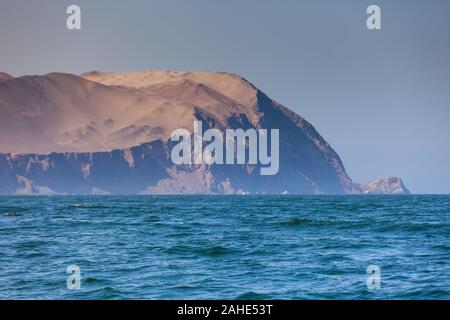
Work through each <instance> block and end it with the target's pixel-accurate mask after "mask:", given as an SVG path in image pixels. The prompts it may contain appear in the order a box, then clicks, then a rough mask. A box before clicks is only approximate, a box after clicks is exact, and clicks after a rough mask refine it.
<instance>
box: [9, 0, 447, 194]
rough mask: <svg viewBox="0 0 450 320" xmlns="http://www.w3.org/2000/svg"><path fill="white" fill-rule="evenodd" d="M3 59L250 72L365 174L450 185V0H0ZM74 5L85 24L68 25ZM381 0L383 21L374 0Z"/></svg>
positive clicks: (354, 171)
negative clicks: (370, 26)
mask: <svg viewBox="0 0 450 320" xmlns="http://www.w3.org/2000/svg"><path fill="white" fill-rule="evenodd" d="M0 4H1V5H0V44H1V46H0V71H4V72H8V73H11V74H13V75H15V76H20V75H25V74H45V73H48V72H52V71H60V72H71V73H82V72H85V71H89V70H102V71H143V70H154V69H157V70H207V71H228V72H234V73H239V74H242V75H243V76H244V77H246V78H247V79H249V80H250V81H252V82H253V83H254V84H255V85H256V86H257V87H259V88H260V89H262V90H263V91H265V92H266V93H267V94H268V95H269V96H270V97H272V98H274V99H275V100H277V101H279V102H280V103H282V104H284V105H285V106H287V107H289V108H291V109H293V110H295V111H296V112H298V113H299V114H300V115H302V116H303V117H305V118H306V119H307V120H308V121H310V122H311V123H312V124H313V125H314V126H315V127H316V128H317V129H318V131H319V132H320V133H321V134H322V135H323V136H324V137H325V139H327V140H328V141H329V142H330V143H331V145H332V146H333V147H334V148H335V150H336V151H337V152H338V153H339V155H340V156H341V157H342V159H343V161H344V164H345V167H346V169H347V171H348V172H349V174H350V175H351V177H352V178H353V179H354V180H355V181H357V182H366V181H368V180H371V179H375V178H378V177H381V176H388V175H389V176H400V177H402V178H403V179H404V181H405V184H406V185H407V187H409V188H410V189H411V190H412V191H413V192H416V193H450V165H449V164H450V143H449V140H450V126H449V120H450V1H447V0H431V1H430V0H429V1H426V0H420V1H419V0H417V1H414V0H390V1H382V0H372V1H366V0H341V1H339V0H329V1H318V0H310V1H300V0H292V1H288V0H282V1H280V0H262V1H261V0H226V1H225V0H221V1H219V0H189V1H185V0H177V1H175V0H158V1H156V0H155V1H148V0H147V1H144V0H142V1H140V0H134V1H133V0H129V1H118V0H110V1H106V0H72V1H62V0H34V1H29V0H0ZM69 4H78V5H80V6H81V9H82V28H83V29H82V30H81V31H68V30H67V29H66V27H65V20H66V17H67V15H66V14H65V9H66V7H67V6H68V5H69ZM369 4H378V5H379V6H380V7H381V9H382V27H383V29H382V30H380V31H369V30H367V28H366V22H365V21H366V17H367V15H366V13H365V12H366V8H367V6H368V5H369Z"/></svg>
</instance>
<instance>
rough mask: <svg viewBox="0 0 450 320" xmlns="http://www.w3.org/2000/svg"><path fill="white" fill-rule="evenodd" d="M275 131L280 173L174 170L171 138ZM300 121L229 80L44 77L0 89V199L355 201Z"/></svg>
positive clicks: (167, 75)
mask: <svg viewBox="0 0 450 320" xmlns="http://www.w3.org/2000/svg"><path fill="white" fill-rule="evenodd" d="M194 120H201V121H203V125H204V128H203V129H204V130H206V129H208V128H218V129H220V130H221V131H224V130H225V129H237V128H242V129H244V130H245V129H249V128H254V129H261V128H264V129H279V130H280V169H279V172H278V174H277V175H274V176H261V175H260V174H259V165H231V166H230V165H211V166H208V165H182V166H179V165H178V166H176V165H174V164H173V163H172V161H171V159H170V151H171V148H172V147H173V143H172V142H170V140H169V137H170V134H171V133H172V131H173V130H174V129H177V128H186V129H188V130H189V131H190V132H192V131H193V123H194ZM361 192H362V191H361V188H360V186H359V185H357V184H355V183H353V182H352V180H351V179H350V177H349V176H348V175H347V173H346V171H345V168H344V166H343V164H342V161H341V159H340V157H339V156H338V154H337V153H336V152H335V151H334V150H333V149H332V148H331V146H330V145H329V144H328V143H327V142H326V141H325V140H324V139H323V138H322V137H321V136H320V134H319V133H318V132H317V131H316V130H315V128H314V127H313V126H312V125H311V124H310V123H308V122H307V121H306V120H305V119H303V118H302V117H300V116H299V115H297V114H295V113H294V112H292V111H290V110H289V109H287V108H285V107H284V106H282V105H280V104H279V103H277V102H275V101H273V100H271V99H270V98H269V97H268V96H267V95H265V94H264V93H263V92H261V91H260V90H258V89H257V88H256V87H255V86H253V85H252V84H251V83H250V82H248V81H247V80H245V79H243V78H242V77H240V76H238V75H234V74H228V73H206V72H198V73H195V72H193V73H191V72H187V73H185V72H165V71H163V72H143V73H100V72H91V73H87V74H84V75H82V76H75V75H70V74H60V73H53V74H48V75H45V76H26V77H19V78H5V80H3V81H1V82H0V193H3V194H52V193H66V194H86V193H88V194H89V193H95V194H107V193H114V194H118V193H121V194H136V193H142V194H159V193H176V194H178V193H295V194H349V193H350V194H353V193H361Z"/></svg>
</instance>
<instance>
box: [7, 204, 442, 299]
mask: <svg viewBox="0 0 450 320" xmlns="http://www.w3.org/2000/svg"><path fill="white" fill-rule="evenodd" d="M69 266H76V267H77V268H79V271H80V274H79V280H80V281H79V284H80V286H79V288H73V287H72V288H69V287H70V286H68V284H67V279H68V277H71V276H73V274H72V273H67V268H68V267H69ZM373 266H375V267H376V268H378V270H379V272H378V273H377V278H376V279H377V280H376V281H377V282H373V281H372V280H373V278H371V277H372V276H373V274H372V273H371V272H370V271H369V273H368V268H369V269H370V268H373ZM370 270H372V269H370ZM71 279H72V278H71ZM368 280H369V281H368ZM368 282H369V283H371V284H373V283H377V284H378V286H376V287H373V286H372V287H370V286H368ZM71 283H72V282H71ZM0 299H450V196H438V195H436V196H431V195H430V196H419V195H417V196H416V195H411V196H293V195H286V196H283V195H279V196H252V195H245V196H49V197H44V196H43V197H41V196H23V197H22V196H2V197H0Z"/></svg>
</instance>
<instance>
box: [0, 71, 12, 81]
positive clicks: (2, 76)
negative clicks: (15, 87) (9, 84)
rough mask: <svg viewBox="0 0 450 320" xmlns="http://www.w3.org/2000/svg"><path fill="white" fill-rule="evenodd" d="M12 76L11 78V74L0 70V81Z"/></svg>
mask: <svg viewBox="0 0 450 320" xmlns="http://www.w3.org/2000/svg"><path fill="white" fill-rule="evenodd" d="M12 78H13V76H11V75H9V74H7V73H4V72H0V81H4V80H9V79H12Z"/></svg>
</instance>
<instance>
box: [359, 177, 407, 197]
mask: <svg viewBox="0 0 450 320" xmlns="http://www.w3.org/2000/svg"><path fill="white" fill-rule="evenodd" d="M361 191H362V193H363V194H399V195H400V194H410V192H409V190H408V189H407V188H406V187H405V185H404V184H403V181H402V179H400V178H396V177H385V178H381V179H378V180H375V181H371V182H369V183H367V184H365V185H362V186H361Z"/></svg>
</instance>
